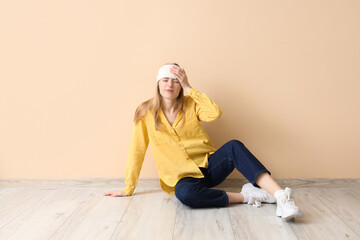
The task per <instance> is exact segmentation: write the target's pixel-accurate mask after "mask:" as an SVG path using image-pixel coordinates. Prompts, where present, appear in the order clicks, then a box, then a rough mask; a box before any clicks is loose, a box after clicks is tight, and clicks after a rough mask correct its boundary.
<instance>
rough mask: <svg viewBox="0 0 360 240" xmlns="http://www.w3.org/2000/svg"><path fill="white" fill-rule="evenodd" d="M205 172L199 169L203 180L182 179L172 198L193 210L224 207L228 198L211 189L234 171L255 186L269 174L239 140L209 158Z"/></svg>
mask: <svg viewBox="0 0 360 240" xmlns="http://www.w3.org/2000/svg"><path fill="white" fill-rule="evenodd" d="M208 161H209V164H208V168H207V169H206V168H200V170H201V171H202V173H203V174H204V176H205V177H204V178H193V177H184V178H181V179H180V180H179V181H178V182H177V184H176V186H175V196H176V197H177V198H178V199H179V200H180V202H182V203H183V204H185V205H187V206H189V207H193V208H206V207H226V206H228V205H229V198H228V196H227V194H226V193H225V191H224V190H219V189H210V188H211V187H215V186H217V185H219V184H220V183H221V182H222V181H224V180H225V178H226V177H227V176H229V174H230V173H231V172H232V171H233V170H234V168H236V169H237V170H238V171H239V172H240V173H241V174H242V175H244V177H245V178H246V179H247V180H249V182H251V183H252V184H253V185H254V186H256V187H259V186H258V185H257V184H256V179H257V177H258V175H259V174H260V173H262V172H267V173H269V174H271V173H270V172H269V171H268V170H267V169H266V168H265V167H264V166H263V165H262V164H261V162H260V161H259V160H258V159H257V158H256V157H255V156H254V155H253V154H252V153H251V152H250V151H249V150H248V149H247V148H246V147H245V145H244V144H243V143H242V142H240V141H239V140H231V141H229V142H227V143H225V144H224V145H223V146H222V147H221V148H219V149H218V150H217V151H216V152H214V153H213V154H212V155H210V157H209V159H208Z"/></svg>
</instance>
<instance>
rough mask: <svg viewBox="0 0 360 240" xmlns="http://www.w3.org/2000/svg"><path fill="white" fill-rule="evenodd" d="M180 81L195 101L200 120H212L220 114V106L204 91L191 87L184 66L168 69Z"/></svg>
mask: <svg viewBox="0 0 360 240" xmlns="http://www.w3.org/2000/svg"><path fill="white" fill-rule="evenodd" d="M170 71H171V72H172V73H173V74H174V75H175V76H176V77H177V79H178V80H179V81H180V84H181V86H182V88H183V89H184V91H185V92H186V93H188V94H189V96H190V97H191V98H192V99H193V100H194V101H195V103H196V105H195V112H196V115H197V117H198V119H199V120H200V121H205V122H212V121H215V120H216V119H218V118H219V117H220V116H221V115H222V110H221V108H220V107H219V106H218V105H217V104H216V103H215V102H214V101H213V100H211V99H210V98H209V97H208V96H207V95H206V94H205V93H203V92H199V91H197V90H195V89H194V88H192V87H191V86H190V84H189V81H188V78H187V76H186V72H185V70H184V68H176V67H173V68H172V69H171V70H170Z"/></svg>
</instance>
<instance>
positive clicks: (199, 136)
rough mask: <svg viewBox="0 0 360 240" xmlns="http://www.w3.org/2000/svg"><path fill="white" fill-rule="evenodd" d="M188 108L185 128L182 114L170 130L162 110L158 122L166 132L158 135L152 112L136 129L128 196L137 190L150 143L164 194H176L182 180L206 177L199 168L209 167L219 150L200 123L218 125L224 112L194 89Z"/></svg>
mask: <svg viewBox="0 0 360 240" xmlns="http://www.w3.org/2000/svg"><path fill="white" fill-rule="evenodd" d="M185 107H186V108H185V109H186V110H185V117H186V122H185V124H184V125H183V126H182V127H181V124H182V122H181V120H182V119H183V114H182V113H181V112H180V111H179V112H178V115H177V116H176V119H175V121H174V123H173V124H172V126H171V125H170V123H169V122H168V121H167V119H166V117H165V115H164V113H163V111H162V110H161V108H160V115H159V118H160V121H161V123H162V124H163V125H164V126H165V128H166V129H165V131H164V130H160V131H156V129H155V120H154V115H153V113H152V112H151V111H148V112H147V113H146V115H145V116H144V117H143V118H142V119H141V120H139V121H138V122H137V123H136V124H135V125H134V128H133V132H132V137H131V142H130V147H129V151H128V155H127V160H126V171H125V184H126V187H125V188H124V189H123V191H124V192H125V193H126V194H127V195H132V193H133V192H134V190H135V187H136V185H137V182H138V179H139V174H140V170H141V167H142V164H143V162H144V157H145V153H146V150H147V148H148V145H149V143H150V148H151V152H152V155H153V158H154V160H155V163H156V167H157V171H158V174H159V177H160V186H161V188H162V190H163V191H164V192H166V193H168V194H175V185H176V183H177V182H178V181H179V180H180V179H181V178H183V177H194V178H202V177H204V175H203V174H202V172H201V170H200V169H199V167H204V168H207V167H208V158H209V156H210V155H211V154H213V153H214V152H215V151H216V149H215V148H214V146H213V143H212V142H211V140H210V138H209V136H208V134H207V133H206V132H205V129H204V128H203V127H202V125H201V124H200V121H205V122H211V121H215V120H216V119H218V118H219V117H220V116H221V115H222V110H221V109H220V107H219V106H218V105H217V104H215V103H214V101H212V100H211V99H210V98H209V97H208V96H207V95H206V94H205V93H203V92H199V91H197V90H195V89H194V88H191V89H190V90H189V93H188V96H185Z"/></svg>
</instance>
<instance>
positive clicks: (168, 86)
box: [159, 78, 181, 100]
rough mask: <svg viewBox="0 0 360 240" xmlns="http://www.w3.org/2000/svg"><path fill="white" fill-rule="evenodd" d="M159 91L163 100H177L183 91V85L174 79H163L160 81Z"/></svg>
mask: <svg viewBox="0 0 360 240" xmlns="http://www.w3.org/2000/svg"><path fill="white" fill-rule="evenodd" d="M159 90H160V94H161V96H162V97H163V98H166V99H169V100H171V99H174V100H175V99H176V98H177V97H178V96H179V93H180V91H181V84H180V82H179V80H177V79H174V78H162V79H160V80H159ZM169 90H171V91H169Z"/></svg>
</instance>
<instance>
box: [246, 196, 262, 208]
mask: <svg viewBox="0 0 360 240" xmlns="http://www.w3.org/2000/svg"><path fill="white" fill-rule="evenodd" d="M247 204H249V205H253V206H254V207H257V208H259V207H261V201H260V200H259V199H258V198H256V197H250V198H249V201H248V203H247Z"/></svg>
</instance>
